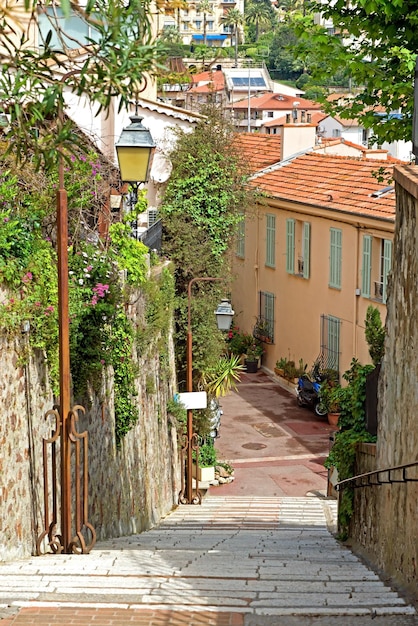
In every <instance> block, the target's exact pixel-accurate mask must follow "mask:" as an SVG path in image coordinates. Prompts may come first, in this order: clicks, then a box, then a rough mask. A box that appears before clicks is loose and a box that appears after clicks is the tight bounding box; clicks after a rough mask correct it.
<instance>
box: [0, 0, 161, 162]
mask: <svg viewBox="0 0 418 626" xmlns="http://www.w3.org/2000/svg"><path fill="white" fill-rule="evenodd" d="M26 4H27V7H28V11H29V13H28V14H27V15H25V19H24V22H23V21H21V19H20V11H19V12H18V13H17V16H15V21H14V23H13V22H12V18H11V15H13V12H11V11H9V10H8V9H7V11H3V12H2V17H1V43H2V50H3V53H2V72H1V75H0V98H1V101H2V105H3V107H4V109H5V110H6V111H7V112H8V114H9V115H10V118H11V124H10V131H9V132H8V133H7V140H8V142H9V145H8V148H7V150H8V152H9V153H10V154H13V156H14V157H16V158H17V160H18V161H31V162H33V163H34V164H35V166H36V167H37V168H40V167H41V166H45V167H46V168H47V169H49V168H54V167H56V164H57V158H58V155H59V154H60V152H61V151H62V149H63V148H64V149H66V150H68V152H69V153H73V152H74V149H75V147H76V146H79V145H80V144H81V139H80V135H78V134H77V133H74V130H73V126H72V124H71V123H70V122H69V121H62V123H59V124H58V125H53V126H51V125H50V124H49V122H48V121H49V120H51V119H55V120H56V119H57V118H58V112H59V110H60V109H62V106H63V102H64V95H63V94H64V90H66V89H67V88H69V90H70V91H71V92H73V93H74V94H75V95H76V96H84V95H85V96H87V97H88V98H89V100H90V102H93V103H95V104H96V105H97V108H98V109H99V110H101V109H108V108H109V105H110V103H111V101H112V99H113V98H114V97H115V96H116V97H119V103H120V107H121V108H122V107H127V106H128V103H130V102H131V101H132V99H133V94H135V93H139V91H140V89H141V87H142V86H143V82H144V80H145V75H146V74H154V73H155V70H156V67H157V65H158V63H159V60H160V59H161V58H162V54H163V46H162V44H161V43H159V42H154V41H153V40H152V30H151V26H150V20H151V6H150V4H151V3H150V1H149V0H132V1H131V2H129V3H126V2H124V1H122V0H113V1H112V2H102V1H101V0H90V1H89V2H87V4H84V5H83V6H81V5H79V4H78V3H71V5H70V3H69V2H68V0H65V1H64V0H62V1H61V3H59V2H58V3H57V4H58V6H54V10H53V11H49V12H48V17H45V20H48V21H49V23H50V31H49V34H47V35H46V36H43V38H42V42H41V41H40V42H39V43H40V44H41V43H42V45H40V46H39V47H37V46H36V47H34V45H33V27H32V25H33V24H36V23H37V22H38V5H37V3H36V2H33V1H32V0H30V1H28V2H27V3H26ZM60 5H61V7H63V8H64V9H65V10H66V9H68V15H69V17H70V18H71V19H69V20H68V23H72V24H73V23H74V21H75V20H76V21H79V22H81V23H82V24H84V25H85V26H86V28H87V27H89V28H91V32H92V39H91V40H89V41H88V47H87V48H86V42H85V40H83V41H82V40H81V39H80V41H77V38H76V35H74V32H75V31H74V30H72V31H71V33H68V32H66V24H67V21H65V22H64V20H62V16H61V15H60V14H59V9H60ZM70 6H71V8H69V7H70ZM45 13H46V12H45ZM16 21H17V22H18V23H16ZM54 30H55V31H56V32H57V33H58V37H59V38H60V42H59V46H60V49H62V50H65V49H67V48H68V47H70V48H71V47H72V48H75V49H77V48H78V49H83V50H84V51H86V54H83V55H81V56H80V55H78V57H77V69H74V67H75V66H74V60H73V55H71V54H69V55H68V57H66V55H64V54H60V55H59V56H57V52H56V43H54V39H53V38H52V37H51V35H52V32H53V31H54ZM83 31H84V29H83ZM16 33H18V36H16ZM90 44H93V45H90ZM57 68H59V71H57ZM60 77H63V78H60ZM34 128H35V129H36V132H33V129H34Z"/></svg>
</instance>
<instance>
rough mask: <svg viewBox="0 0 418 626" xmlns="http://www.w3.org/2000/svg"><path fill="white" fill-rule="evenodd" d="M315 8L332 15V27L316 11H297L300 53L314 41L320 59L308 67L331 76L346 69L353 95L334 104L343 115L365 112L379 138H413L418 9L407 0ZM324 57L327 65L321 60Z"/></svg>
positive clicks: (359, 0)
mask: <svg viewBox="0 0 418 626" xmlns="http://www.w3.org/2000/svg"><path fill="white" fill-rule="evenodd" d="M311 10H312V11H318V12H320V13H321V14H322V16H323V17H324V18H326V19H327V20H332V24H333V29H332V31H327V30H326V29H325V28H323V27H321V26H318V25H316V24H315V23H314V18H313V13H312V14H311V15H306V16H301V15H299V16H297V18H296V21H295V24H296V32H297V33H298V34H299V36H300V37H301V44H300V45H299V50H298V54H299V56H300V57H301V58H305V57H306V53H307V46H308V47H309V46H312V43H314V45H315V47H316V50H317V52H318V53H319V54H318V55H317V61H316V62H315V61H314V62H312V63H311V65H310V67H309V72H310V73H312V74H313V76H314V77H315V76H316V77H318V76H320V77H321V78H322V82H324V81H326V78H327V77H329V76H331V75H332V74H335V73H336V72H337V71H341V69H342V68H344V70H345V71H347V72H348V74H349V77H350V80H351V85H352V87H353V97H352V98H351V99H350V101H349V106H347V102H340V103H339V104H338V105H336V104H334V105H333V107H332V108H333V110H334V111H337V112H340V113H341V115H342V116H344V117H347V118H351V117H361V118H362V123H363V125H364V126H365V127H366V128H373V131H374V133H375V136H376V138H377V140H378V142H380V143H382V142H383V141H394V140H396V139H405V140H408V139H411V134H412V131H411V124H412V112H413V78H414V68H415V59H416V51H417V49H418V34H417V24H418V8H417V7H416V5H415V4H413V3H411V2H408V1H407V0H398V1H397V2H389V1H388V0H356V1H354V2H350V3H347V2H345V0H336V1H335V2H332V3H326V4H323V3H321V2H319V1H318V0H316V2H314V3H313V5H311ZM321 57H322V59H325V61H326V65H324V63H320V62H319V59H320V58H321Z"/></svg>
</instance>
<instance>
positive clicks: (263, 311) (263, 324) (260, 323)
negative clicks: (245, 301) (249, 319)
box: [254, 291, 275, 343]
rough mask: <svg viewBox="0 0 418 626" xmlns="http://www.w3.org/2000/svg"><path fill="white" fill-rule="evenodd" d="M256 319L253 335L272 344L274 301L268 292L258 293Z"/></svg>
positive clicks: (271, 294)
mask: <svg viewBox="0 0 418 626" xmlns="http://www.w3.org/2000/svg"><path fill="white" fill-rule="evenodd" d="M259 296H260V300H259V309H258V318H257V321H256V324H255V326H254V335H255V336H256V337H258V338H259V339H261V340H262V341H264V342H266V343H274V300H275V295H274V294H273V293H270V292H269V291H260V293H259Z"/></svg>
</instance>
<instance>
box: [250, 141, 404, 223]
mask: <svg viewBox="0 0 418 626" xmlns="http://www.w3.org/2000/svg"><path fill="white" fill-rule="evenodd" d="M380 168H384V172H385V179H387V178H388V177H389V176H390V177H391V176H392V172H393V165H392V164H391V163H388V161H378V160H376V159H361V158H353V157H341V156H335V155H323V154H317V153H313V152H309V153H307V154H304V155H302V156H299V157H297V158H295V159H293V160H292V161H285V162H283V163H282V164H279V165H276V166H274V168H272V169H270V171H266V172H265V173H260V174H258V175H257V176H256V177H255V178H254V179H253V182H254V184H256V185H257V187H259V188H260V189H262V190H263V191H265V192H266V193H267V194H268V195H269V196H270V197H273V198H280V199H283V200H290V201H293V202H298V203H304V204H308V205H311V206H316V207H321V208H324V209H332V210H334V211H343V212H348V213H353V214H361V215H363V216H366V217H372V218H378V219H384V220H389V221H394V219H395V193H394V191H393V190H390V191H387V192H385V193H382V194H381V195H378V196H377V197H376V196H373V195H372V194H376V193H378V192H381V191H382V189H383V188H385V187H387V186H388V183H387V182H379V181H378V180H377V177H376V172H377V171H378V170H379V169H380Z"/></svg>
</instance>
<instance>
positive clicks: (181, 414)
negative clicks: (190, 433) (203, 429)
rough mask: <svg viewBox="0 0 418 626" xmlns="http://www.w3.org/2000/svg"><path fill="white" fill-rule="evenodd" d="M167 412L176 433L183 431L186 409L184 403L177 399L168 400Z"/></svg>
mask: <svg viewBox="0 0 418 626" xmlns="http://www.w3.org/2000/svg"><path fill="white" fill-rule="evenodd" d="M167 414H168V415H170V416H171V417H172V418H173V421H174V425H175V427H176V429H177V432H178V434H180V435H181V434H182V433H184V431H185V428H186V422H187V410H186V409H185V407H184V405H183V404H182V403H181V402H178V401H177V400H168V402H167Z"/></svg>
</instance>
